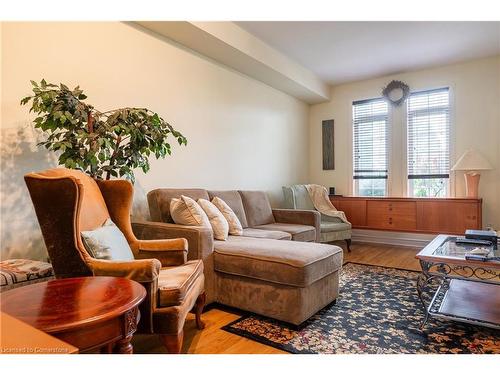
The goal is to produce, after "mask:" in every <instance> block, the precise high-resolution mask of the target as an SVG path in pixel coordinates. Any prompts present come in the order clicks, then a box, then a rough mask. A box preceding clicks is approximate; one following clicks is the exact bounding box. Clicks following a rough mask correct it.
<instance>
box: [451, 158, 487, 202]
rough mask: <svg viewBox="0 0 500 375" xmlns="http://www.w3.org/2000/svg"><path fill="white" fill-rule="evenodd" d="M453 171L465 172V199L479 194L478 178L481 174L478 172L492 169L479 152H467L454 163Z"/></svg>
mask: <svg viewBox="0 0 500 375" xmlns="http://www.w3.org/2000/svg"><path fill="white" fill-rule="evenodd" d="M451 169H452V170H453V171H465V173H464V176H465V196H466V197H467V198H477V197H478V192H479V178H480V177H481V174H480V173H479V172H478V171H484V170H488V169H493V168H492V167H491V164H490V163H488V160H486V159H485V158H484V157H483V156H482V155H481V154H480V153H479V152H477V151H475V150H467V151H465V152H464V154H463V155H462V156H461V157H460V159H458V161H457V162H456V163H455V165H454V166H453V168H451Z"/></svg>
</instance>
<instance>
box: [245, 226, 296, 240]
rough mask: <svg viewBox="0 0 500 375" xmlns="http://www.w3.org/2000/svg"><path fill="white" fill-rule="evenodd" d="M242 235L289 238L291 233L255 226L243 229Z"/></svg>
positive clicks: (275, 238) (278, 238)
mask: <svg viewBox="0 0 500 375" xmlns="http://www.w3.org/2000/svg"><path fill="white" fill-rule="evenodd" d="M242 236H244V237H254V238H270V239H273V240H291V239H292V235H291V234H290V233H287V232H280V231H278V230H264V229H255V228H245V229H243V234H242Z"/></svg>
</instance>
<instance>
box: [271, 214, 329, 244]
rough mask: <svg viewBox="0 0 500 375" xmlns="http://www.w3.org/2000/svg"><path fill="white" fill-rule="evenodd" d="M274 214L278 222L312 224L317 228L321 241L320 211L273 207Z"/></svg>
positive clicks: (317, 237)
mask: <svg viewBox="0 0 500 375" xmlns="http://www.w3.org/2000/svg"><path fill="white" fill-rule="evenodd" d="M273 216H274V220H276V222H277V223H287V224H302V225H310V226H312V227H314V228H316V241H317V242H319V239H320V222H321V215H320V213H319V212H318V211H315V210H288V209H277V208H273Z"/></svg>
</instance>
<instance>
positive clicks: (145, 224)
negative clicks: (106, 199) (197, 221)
mask: <svg viewBox="0 0 500 375" xmlns="http://www.w3.org/2000/svg"><path fill="white" fill-rule="evenodd" d="M132 229H133V231H134V234H135V235H136V236H137V238H139V239H140V240H158V239H168V238H177V239H178V238H184V239H186V240H187V242H188V246H189V252H188V253H187V257H188V259H190V260H192V259H202V260H203V259H206V258H207V257H208V256H209V255H210V254H212V252H213V249H214V242H213V233H212V229H211V228H206V227H199V226H189V225H179V224H170V223H160V222H155V221H141V222H134V223H132Z"/></svg>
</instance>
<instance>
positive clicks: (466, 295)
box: [417, 235, 500, 329]
mask: <svg viewBox="0 0 500 375" xmlns="http://www.w3.org/2000/svg"><path fill="white" fill-rule="evenodd" d="M455 239H456V237H454V236H448V235H439V236H437V237H436V238H435V239H434V240H433V241H432V242H431V243H430V244H429V245H427V246H426V247H425V248H424V249H423V250H422V251H421V252H419V253H418V254H417V258H418V259H419V260H420V265H421V267H422V273H421V274H420V276H419V278H418V280H417V292H418V296H419V298H420V301H421V302H422V305H423V306H424V309H425V318H424V320H423V322H422V325H421V328H423V327H424V326H425V324H426V322H427V320H428V319H429V317H436V318H441V319H448V320H455V321H460V322H464V323H470V324H476V325H481V326H486V327H490V328H496V329H500V262H499V261H486V262H483V261H477V260H466V259H465V253H466V252H467V251H470V250H472V249H473V248H474V247H476V246H477V245H462V244H460V245H459V244H456V243H455ZM490 253H491V254H493V255H495V256H498V255H499V250H498V249H494V248H493V247H491V248H490ZM435 283H437V284H438V288H437V290H436V291H435V292H432V293H429V291H430V289H431V288H429V286H430V285H433V284H435Z"/></svg>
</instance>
